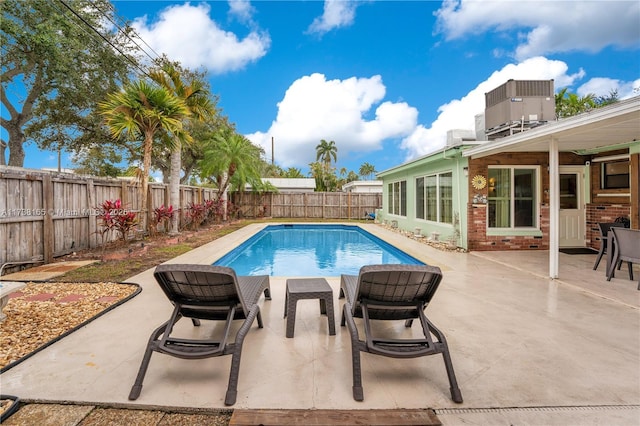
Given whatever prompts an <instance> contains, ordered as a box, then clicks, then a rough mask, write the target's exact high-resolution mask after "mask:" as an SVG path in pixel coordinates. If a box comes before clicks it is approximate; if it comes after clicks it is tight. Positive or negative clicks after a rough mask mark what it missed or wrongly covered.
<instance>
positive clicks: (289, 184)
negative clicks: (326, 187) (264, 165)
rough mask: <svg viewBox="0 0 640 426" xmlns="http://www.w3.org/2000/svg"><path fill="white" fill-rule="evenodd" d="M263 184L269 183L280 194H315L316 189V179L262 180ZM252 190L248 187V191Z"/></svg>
mask: <svg viewBox="0 0 640 426" xmlns="http://www.w3.org/2000/svg"><path fill="white" fill-rule="evenodd" d="M262 182H263V183H265V182H269V183H270V184H271V185H273V186H274V187H276V188H277V189H278V192H313V191H314V190H315V188H316V180H315V179H314V178H262ZM250 188H251V186H249V185H247V189H250Z"/></svg>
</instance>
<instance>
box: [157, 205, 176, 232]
mask: <svg viewBox="0 0 640 426" xmlns="http://www.w3.org/2000/svg"><path fill="white" fill-rule="evenodd" d="M174 213H175V211H174V210H173V206H169V207H168V208H167V207H165V206H164V204H163V205H162V206H160V207H156V208H155V209H153V219H154V226H155V228H156V229H157V228H158V225H159V224H160V223H162V227H163V229H164V231H165V232H166V231H167V230H168V223H169V222H170V221H171V219H173V215H174Z"/></svg>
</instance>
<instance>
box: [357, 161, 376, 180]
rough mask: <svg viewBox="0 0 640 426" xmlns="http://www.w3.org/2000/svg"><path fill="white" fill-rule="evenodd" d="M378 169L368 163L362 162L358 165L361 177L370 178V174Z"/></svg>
mask: <svg viewBox="0 0 640 426" xmlns="http://www.w3.org/2000/svg"><path fill="white" fill-rule="evenodd" d="M377 172H378V171H377V170H376V168H375V166H374V165H373V164H369V163H363V164H362V165H361V166H360V170H359V173H360V176H362V177H363V178H365V177H366V178H367V179H368V180H371V178H372V176H373V175H374V174H376V173H377Z"/></svg>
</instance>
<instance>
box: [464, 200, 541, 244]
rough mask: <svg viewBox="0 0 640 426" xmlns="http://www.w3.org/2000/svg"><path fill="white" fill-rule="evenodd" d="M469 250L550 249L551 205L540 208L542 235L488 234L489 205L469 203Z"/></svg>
mask: <svg viewBox="0 0 640 426" xmlns="http://www.w3.org/2000/svg"><path fill="white" fill-rule="evenodd" d="M468 209H469V211H468V216H467V217H468V219H469V229H468V241H469V250H475V251H483V250H484V251H488V250H549V206H548V205H546V204H545V205H543V206H542V207H541V209H540V226H541V229H542V236H535V237H533V236H522V235H506V236H505V235H500V236H497V235H487V205H486V204H469V205H468Z"/></svg>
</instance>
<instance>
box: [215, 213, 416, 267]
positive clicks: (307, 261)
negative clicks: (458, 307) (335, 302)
mask: <svg viewBox="0 0 640 426" xmlns="http://www.w3.org/2000/svg"><path fill="white" fill-rule="evenodd" d="M380 263H402V264H414V265H415V264H418V265H422V264H423V262H421V261H419V260H417V259H416V258H414V257H412V256H410V255H408V254H406V253H405V252H403V251H401V250H399V249H397V248H395V247H394V246H392V245H391V244H389V243H387V242H385V241H383V240H381V239H380V238H378V237H375V236H374V235H371V234H370V233H368V232H366V231H364V230H363V229H361V228H359V227H357V226H349V225H269V226H267V227H266V228H264V229H263V230H262V231H260V232H258V233H257V234H256V235H254V236H253V237H251V238H249V239H248V240H247V241H245V242H244V243H243V244H241V245H240V246H238V247H237V248H235V249H234V250H232V251H231V252H229V253H228V254H226V255H225V256H223V257H222V258H220V259H219V260H217V261H216V262H215V263H214V265H219V266H229V267H231V268H233V269H234V270H235V271H236V274H238V275H270V276H275V277H287V276H303V277H304V276H327V277H331V276H339V275H340V274H352V275H357V274H358V271H359V270H360V268H361V267H362V266H364V265H373V264H380Z"/></svg>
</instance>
